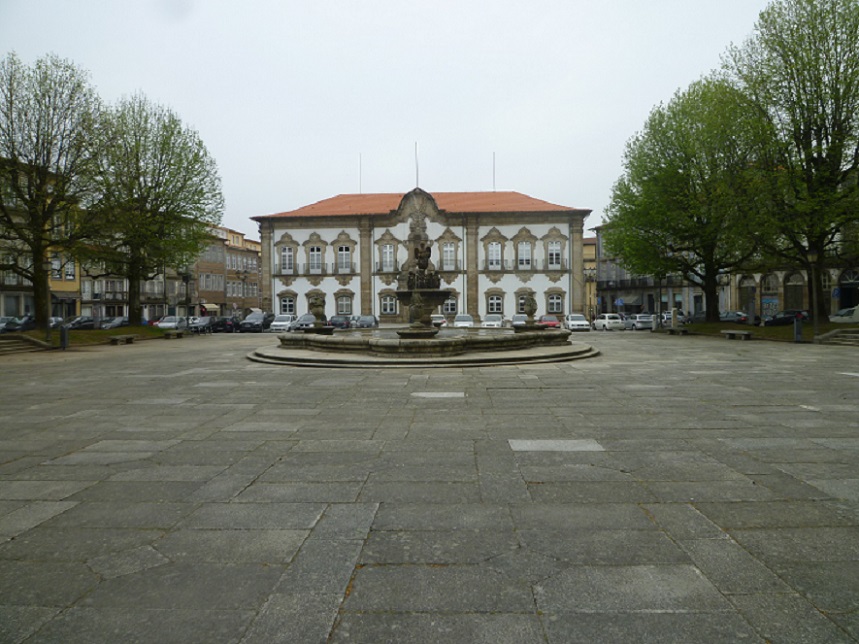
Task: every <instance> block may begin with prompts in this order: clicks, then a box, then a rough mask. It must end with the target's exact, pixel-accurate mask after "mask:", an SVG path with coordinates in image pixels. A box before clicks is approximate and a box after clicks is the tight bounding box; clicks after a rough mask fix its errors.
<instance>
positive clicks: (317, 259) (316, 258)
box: [308, 246, 322, 273]
mask: <svg viewBox="0 0 859 644" xmlns="http://www.w3.org/2000/svg"><path fill="white" fill-rule="evenodd" d="M308 259H309V261H310V265H309V268H310V272H311V273H321V272H322V248H321V247H320V246H311V247H310V249H309V250H308Z"/></svg>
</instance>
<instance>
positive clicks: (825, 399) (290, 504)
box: [0, 333, 859, 644]
mask: <svg viewBox="0 0 859 644" xmlns="http://www.w3.org/2000/svg"><path fill="white" fill-rule="evenodd" d="M576 341H577V342H582V341H587V342H590V343H592V344H593V346H594V347H595V348H596V349H598V350H599V352H600V355H599V356H598V357H595V358H590V359H588V360H579V361H574V362H568V363H558V364H530V365H529V364H523V365H516V366H494V367H489V366H483V367H475V368H466V367H455V368H432V369H423V368H420V367H410V368H403V369H396V370H384V369H378V368H370V369H361V370H350V369H307V368H297V367H290V366H283V365H269V364H262V363H255V362H251V361H248V360H246V359H245V356H246V355H247V354H248V353H250V352H251V351H252V350H254V349H256V348H258V347H260V346H269V347H273V346H274V345H275V344H276V339H275V338H274V337H269V336H267V335H254V336H252V337H249V336H248V335H235V336H231V335H215V336H212V337H210V338H206V340H205V341H200V339H198V338H190V339H189V341H187V342H182V343H178V344H173V343H156V342H139V343H135V344H134V345H129V346H128V347H126V350H124V351H123V352H122V360H121V362H118V361H117V353H116V352H115V351H111V350H110V348H109V347H93V348H87V349H72V350H69V351H66V352H54V353H45V354H22V355H20V356H11V357H4V358H2V359H0V361H2V362H0V364H2V367H3V369H0V410H2V411H0V641H2V642H4V644H5V642H16V643H17V642H27V643H28V644H29V643H32V642H59V641H62V642H64V643H77V642H81V643H87V644H89V643H91V642H102V641H103V642H108V641H129V642H131V641H135V642H158V643H159V644H161V643H164V642H183V643H184V642H197V641H201V642H202V641H205V642H242V643H244V644H248V643H254V644H256V643H260V644H262V643H265V644H268V643H270V642H289V643H291V644H292V643H295V642H299V643H302V642H326V641H328V642H336V643H344V642H374V643H375V642H388V641H391V642H393V641H396V642H415V643H418V642H420V643H423V642H467V643H469V644H470V643H475V642H492V643H493V644H494V643H505V642H511V643H514V642H515V643H516V644H530V643H531V642H534V643H544V644H559V643H562V642H588V643H592V642H622V641H630V642H653V643H657V642H658V643H659V644H662V643H665V642H668V643H671V642H677V643H681V642H682V643H684V644H686V643H690V642H702V643H703V642H706V643H708V644H709V643H711V642H740V641H742V642H760V643H763V642H767V641H772V642H794V641H795V642H855V641H859V582H857V580H859V545H857V544H859V484H857V481H859V474H857V472H859V378H857V377H855V376H854V375H851V374H855V373H856V368H855V364H856V362H857V360H859V354H856V352H855V351H852V350H846V349H842V348H837V347H827V346H814V345H796V344H786V343H785V344H779V343H767V342H754V343H742V344H741V345H737V344H735V343H724V342H720V341H719V339H710V338H699V337H676V338H675V337H667V336H662V335H657V334H647V333H637V334H631V333H611V334H587V337H585V336H577V337H576ZM25 385H26V386H25Z"/></svg>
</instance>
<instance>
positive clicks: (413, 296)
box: [397, 207, 453, 340]
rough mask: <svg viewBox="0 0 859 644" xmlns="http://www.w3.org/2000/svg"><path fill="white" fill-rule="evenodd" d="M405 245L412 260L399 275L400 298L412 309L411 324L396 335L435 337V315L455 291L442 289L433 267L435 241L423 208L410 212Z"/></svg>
mask: <svg viewBox="0 0 859 644" xmlns="http://www.w3.org/2000/svg"><path fill="white" fill-rule="evenodd" d="M406 247H407V248H408V251H409V259H408V260H406V262H405V263H404V264H403V266H402V267H401V269H400V273H399V275H398V276H397V299H398V300H399V301H400V304H401V305H402V306H403V307H405V308H406V310H407V311H408V312H409V321H410V324H409V326H408V327H407V328H406V329H401V330H399V331H397V335H398V336H400V337H401V338H404V339H410V340H416V339H429V338H434V337H435V336H436V334H438V329H437V328H436V327H435V326H433V324H432V314H433V313H434V312H435V311H436V310H437V309H438V307H439V306H441V305H442V304H443V303H444V302H445V301H446V300H448V299H449V298H450V296H451V293H453V291H451V290H450V289H443V288H441V277H440V276H439V275H438V273H436V272H435V270H434V268H432V263H431V261H430V256H431V255H432V240H431V239H430V238H429V236H428V235H427V225H426V217H425V215H424V213H423V211H422V210H421V209H420V207H417V208H415V209H414V210H413V211H412V213H411V219H410V221H409V237H408V240H407V241H406Z"/></svg>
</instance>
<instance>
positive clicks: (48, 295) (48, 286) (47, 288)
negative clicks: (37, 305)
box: [42, 259, 54, 346]
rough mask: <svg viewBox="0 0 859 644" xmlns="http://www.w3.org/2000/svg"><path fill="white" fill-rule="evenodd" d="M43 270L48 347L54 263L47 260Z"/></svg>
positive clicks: (49, 341)
mask: <svg viewBox="0 0 859 644" xmlns="http://www.w3.org/2000/svg"><path fill="white" fill-rule="evenodd" d="M42 268H43V269H45V302H47V304H46V305H45V313H46V314H47V315H46V316H45V342H47V343H48V346H50V345H51V271H52V270H53V269H54V263H53V262H52V261H51V260H49V259H46V260H45V261H44V262H42Z"/></svg>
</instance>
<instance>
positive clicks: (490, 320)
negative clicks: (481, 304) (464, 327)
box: [480, 313, 504, 329]
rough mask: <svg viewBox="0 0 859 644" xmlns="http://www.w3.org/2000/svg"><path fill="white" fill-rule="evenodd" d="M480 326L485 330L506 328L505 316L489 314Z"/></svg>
mask: <svg viewBox="0 0 859 644" xmlns="http://www.w3.org/2000/svg"><path fill="white" fill-rule="evenodd" d="M480 326H482V327H483V328H484V329H500V328H501V327H502V326H504V316H502V315H499V314H498V313H487V314H486V315H485V316H484V318H483V322H481V324H480Z"/></svg>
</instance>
